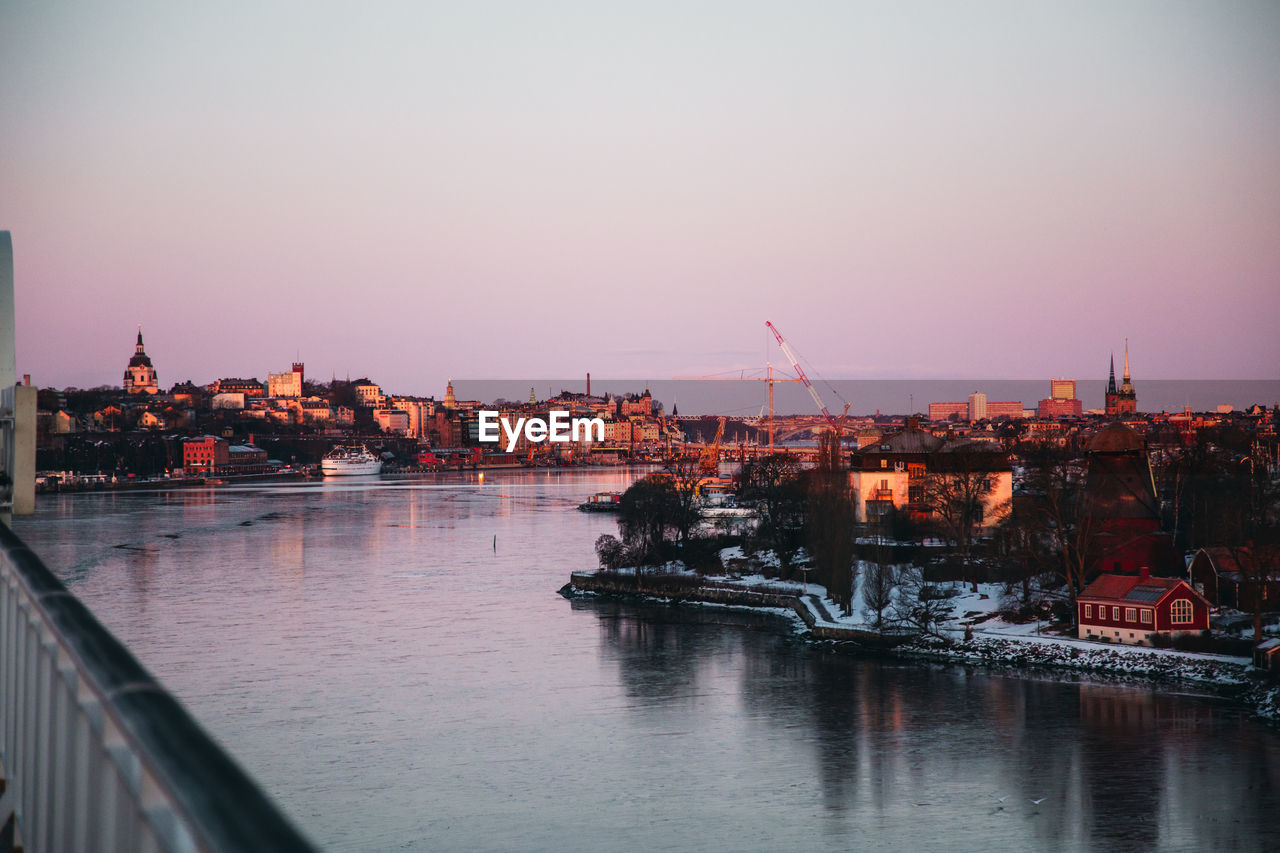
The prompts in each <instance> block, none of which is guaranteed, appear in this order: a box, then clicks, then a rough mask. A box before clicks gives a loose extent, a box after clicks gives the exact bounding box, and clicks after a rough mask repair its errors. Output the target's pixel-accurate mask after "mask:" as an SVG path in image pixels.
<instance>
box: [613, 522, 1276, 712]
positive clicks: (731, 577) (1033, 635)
mask: <svg viewBox="0 0 1280 853" xmlns="http://www.w3.org/2000/svg"><path fill="white" fill-rule="evenodd" d="M720 559H721V564H722V565H723V566H724V567H725V573H724V574H722V575H702V576H701V577H702V581H703V583H704V584H706V585H708V586H718V587H730V588H739V589H742V590H744V591H752V592H761V593H772V594H774V595H784V596H788V597H794V598H796V599H797V600H798V602H799V603H800V605H801V606H802V607H803V608H805V609H806V610H807V611H808V614H809V617H810V618H809V619H808V620H804V621H802V620H800V619H799V618H796V626H797V630H801V631H803V630H812V629H817V628H833V629H848V630H849V631H850V635H851V636H852V635H854V632H859V633H864V634H865V633H880V632H882V631H883V632H884V633H888V634H900V633H902V632H904V631H912V632H916V631H915V629H914V626H910V625H909V624H908V622H909V620H907V619H906V618H905V617H904V614H905V613H906V612H907V611H908V610H909V609H910V607H911V604H912V602H913V601H918V593H919V581H918V577H919V576H918V570H917V569H913V568H911V567H896V570H897V571H898V573H899V575H900V579H901V583H899V584H898V585H896V586H894V587H893V589H892V590H891V591H890V593H889V596H888V600H889V603H888V605H887V606H886V607H885V609H884V611H883V618H882V619H879V620H878V619H877V613H876V611H875V609H874V608H873V607H872V606H870V605H869V604H868V601H869V600H871V599H872V598H874V596H873V595H871V594H870V591H869V590H868V584H869V582H871V578H872V576H873V572H872V571H869V570H868V567H869V565H870V564H868V563H865V562H860V563H859V565H858V572H857V576H856V579H855V582H854V594H853V597H852V606H851V611H852V612H851V613H849V614H848V615H845V614H843V613H842V612H841V608H840V606H839V605H838V604H836V603H835V602H834V601H832V600H831V598H830V597H829V596H828V595H827V589H826V587H824V586H821V585H819V584H816V583H804V582H802V581H795V580H791V581H786V580H779V579H778V578H776V577H769V576H768V575H771V574H776V573H777V570H778V568H779V567H780V564H779V561H778V559H777V557H776V556H775V555H774V554H772V553H764V554H753V555H747V554H744V553H743V551H742V549H741V548H737V547H734V548H726V549H724V550H722V551H721V552H720ZM805 562H806V561H805V555H804V553H803V551H802V552H801V553H800V554H799V555H798V557H797V560H796V563H797V564H799V565H803V564H804V563H805ZM631 571H634V570H626V569H624V570H622V571H621V572H620V573H623V574H625V573H630V572H631ZM646 573H653V574H690V575H692V574H694V573H693V572H690V571H689V570H687V569H685V568H684V567H683V565H681V564H679V563H669V564H667V565H666V566H663V567H660V568H657V569H647V570H646ZM911 573H917V574H915V576H914V577H915V579H916V580H915V585H914V586H913V585H912V582H911V581H912V574H911ZM903 575H905V576H906V577H905V578H901V576H903ZM932 586H933V587H934V588H935V590H939V591H941V592H942V593H943V594H945V595H946V596H947V597H946V598H945V599H943V600H942V601H943V602H944V604H943V610H945V611H946V612H945V613H944V614H943V615H942V618H941V619H940V620H939V621H938V623H937V625H936V626H935V631H936V634H937V636H928V635H925V636H919V637H917V638H915V639H913V640H911V641H909V642H907V643H905V644H903V645H900V646H897V647H896V648H895V649H894V651H893V654H896V655H900V656H904V657H917V658H926V659H932V660H946V661H954V662H961V663H985V664H996V665H1010V666H1020V667H1052V668H1060V669H1067V670H1075V671H1078V672H1082V673H1085V672H1087V673H1096V674H1104V675H1107V676H1111V677H1133V678H1141V679H1143V680H1152V681H1160V682H1182V683H1188V684H1194V685H1199V686H1201V687H1204V688H1208V689H1211V690H1215V691H1218V692H1221V693H1224V694H1227V695H1233V696H1235V697H1236V698H1239V699H1241V700H1242V701H1244V702H1246V703H1248V704H1250V705H1252V706H1253V707H1254V708H1255V710H1256V712H1257V713H1258V714H1259V715H1260V716H1263V717H1267V718H1269V719H1273V720H1277V721H1280V687H1274V686H1270V685H1269V684H1268V683H1267V682H1266V681H1265V680H1264V679H1263V678H1262V677H1261V676H1260V675H1259V673H1258V672H1257V670H1255V669H1253V667H1252V665H1251V663H1252V662H1251V660H1250V659H1249V658H1248V657H1235V656H1231V655H1220V654H1206V653H1199V652H1184V651H1178V650H1175V649H1160V648H1154V647H1150V646H1129V645H1117V644H1111V643H1100V642H1095V641H1091V640H1081V639H1078V638H1076V637H1070V636H1062V635H1060V634H1057V633H1051V632H1050V630H1049V629H1050V625H1049V623H1048V622H1047V621H1034V620H1033V621H1029V622H1009V621H1006V620H1005V619H1004V618H1002V617H1001V615H1000V613H1001V612H1005V613H1008V612H1012V611H1014V610H1016V601H1014V600H1012V599H1010V598H1009V597H1007V596H1005V585H1004V584H998V583H983V584H978V588H977V591H976V592H975V591H972V589H971V588H970V586H969V585H968V584H962V583H959V582H956V583H941V584H933V585H932ZM707 606H725V605H707ZM775 609H776V608H775ZM806 621H807V622H808V625H806V624H805V622H806ZM810 626H812V628H810Z"/></svg>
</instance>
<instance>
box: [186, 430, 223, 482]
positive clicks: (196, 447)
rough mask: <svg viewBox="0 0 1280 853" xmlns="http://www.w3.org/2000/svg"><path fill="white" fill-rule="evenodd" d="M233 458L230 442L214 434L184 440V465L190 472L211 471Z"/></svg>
mask: <svg viewBox="0 0 1280 853" xmlns="http://www.w3.org/2000/svg"><path fill="white" fill-rule="evenodd" d="M230 460H231V453H230V444H229V443H228V442H227V441H225V440H224V439H221V438H218V437H217V436H213V435H202V436H200V437H199V438H187V439H184V440H183V442H182V467H183V468H184V469H185V470H186V471H187V472H188V473H190V472H193V471H194V472H205V473H208V472H211V471H213V470H214V469H216V468H222V467H224V466H226V464H227V463H228V462H230Z"/></svg>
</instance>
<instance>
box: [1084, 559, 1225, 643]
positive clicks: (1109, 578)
mask: <svg viewBox="0 0 1280 853" xmlns="http://www.w3.org/2000/svg"><path fill="white" fill-rule="evenodd" d="M1209 607H1210V605H1209V601H1208V599H1206V598H1205V597H1204V596H1203V595H1201V594H1200V593H1198V592H1196V591H1195V590H1194V589H1192V588H1191V585H1190V584H1188V583H1187V582H1186V581H1185V580H1182V579H1181V578H1153V577H1150V576H1148V575H1147V573H1146V572H1145V571H1144V572H1142V573H1141V574H1139V575H1136V576H1134V575H1099V576H1098V578H1097V579H1096V580H1095V581H1094V582H1093V583H1091V584H1089V585H1088V586H1087V587H1085V589H1084V591H1083V592H1081V593H1080V595H1079V597H1078V598H1077V599H1076V623H1077V624H1078V625H1079V626H1080V627H1079V631H1078V636H1079V637H1080V639H1082V640H1109V641H1111V642H1114V643H1129V644H1132V645H1137V646H1145V645H1150V643H1151V637H1152V635H1153V634H1164V635H1166V636H1173V635H1174V634H1185V633H1198V632H1200V631H1204V630H1207V629H1208V627H1209Z"/></svg>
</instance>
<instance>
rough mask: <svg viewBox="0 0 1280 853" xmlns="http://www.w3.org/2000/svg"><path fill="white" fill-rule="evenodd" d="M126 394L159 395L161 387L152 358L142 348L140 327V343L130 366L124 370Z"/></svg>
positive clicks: (135, 348) (130, 361)
mask: <svg viewBox="0 0 1280 853" xmlns="http://www.w3.org/2000/svg"><path fill="white" fill-rule="evenodd" d="M124 392H125V393H126V394H159V393H160V385H159V381H158V377H157V376H156V369H155V367H153V366H152V364H151V358H150V357H149V356H148V355H147V352H146V350H145V349H143V347H142V327H141V326H139V327H138V343H137V345H136V346H135V347H134V350H133V357H132V358H130V359H129V366H128V367H126V368H125V369H124Z"/></svg>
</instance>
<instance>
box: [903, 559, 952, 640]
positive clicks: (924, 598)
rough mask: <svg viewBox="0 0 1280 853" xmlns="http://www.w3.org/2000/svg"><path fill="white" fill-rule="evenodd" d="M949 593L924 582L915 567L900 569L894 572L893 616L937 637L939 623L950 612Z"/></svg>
mask: <svg viewBox="0 0 1280 853" xmlns="http://www.w3.org/2000/svg"><path fill="white" fill-rule="evenodd" d="M951 610H952V604H951V599H950V596H948V595H947V593H946V592H945V591H944V590H942V589H940V588H939V587H937V586H934V585H933V584H930V583H926V582H925V580H924V573H923V572H922V571H921V570H920V569H919V568H917V567H911V568H907V569H904V570H903V571H902V572H901V573H899V575H898V595H897V597H896V598H895V599H894V602H893V619H894V621H895V622H897V623H899V624H902V625H906V626H908V627H910V628H913V629H915V630H917V631H920V632H922V633H925V634H931V635H933V636H935V637H939V638H941V639H946V638H945V637H943V636H942V633H941V631H940V626H941V624H942V622H943V620H945V619H946V618H947V617H948V616H950V615H951Z"/></svg>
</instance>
